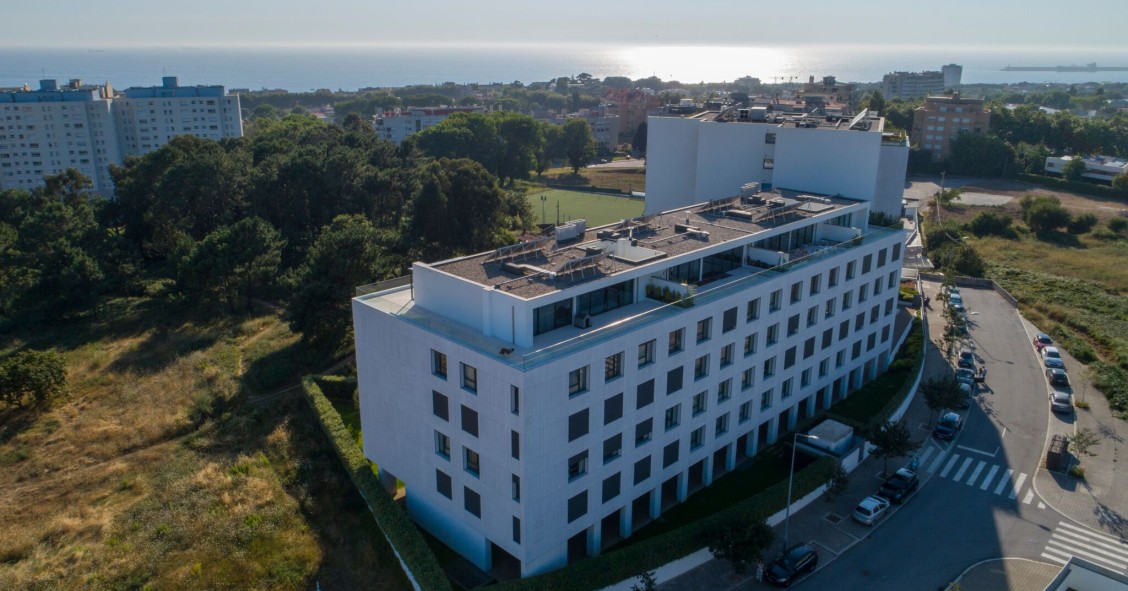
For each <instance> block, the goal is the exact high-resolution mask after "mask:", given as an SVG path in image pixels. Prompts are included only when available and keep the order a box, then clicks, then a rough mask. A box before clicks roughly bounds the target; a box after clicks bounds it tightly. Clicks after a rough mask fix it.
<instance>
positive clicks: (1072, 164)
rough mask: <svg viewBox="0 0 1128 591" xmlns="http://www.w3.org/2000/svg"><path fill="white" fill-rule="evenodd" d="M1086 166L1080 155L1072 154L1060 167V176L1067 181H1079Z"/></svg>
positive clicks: (1083, 175)
mask: <svg viewBox="0 0 1128 591" xmlns="http://www.w3.org/2000/svg"><path fill="white" fill-rule="evenodd" d="M1087 171H1088V168H1086V166H1085V161H1084V160H1082V159H1081V157H1080V156H1074V157H1073V158H1070V159H1069V162H1066V163H1065V166H1064V167H1062V169H1061V176H1063V177H1065V179H1066V180H1069V181H1079V180H1081V179H1083V178H1084V177H1085V173H1086V172H1087Z"/></svg>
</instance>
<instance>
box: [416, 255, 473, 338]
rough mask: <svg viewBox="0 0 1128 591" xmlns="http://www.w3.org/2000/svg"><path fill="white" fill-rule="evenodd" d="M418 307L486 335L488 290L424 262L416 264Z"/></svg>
mask: <svg viewBox="0 0 1128 591" xmlns="http://www.w3.org/2000/svg"><path fill="white" fill-rule="evenodd" d="M411 274H412V281H413V282H414V284H415V287H414V289H415V305H416V306H419V307H422V308H425V309H427V310H430V311H432V312H435V313H437V314H438V315H440V316H443V317H445V318H450V319H451V320H454V321H456V322H460V323H462V324H465V325H466V326H469V327H471V328H473V329H475V330H478V331H481V332H483V333H485V332H486V329H485V323H484V319H485V318H484V314H483V311H484V303H483V302H484V301H485V297H486V296H485V294H484V292H485V288H483V287H482V286H481V285H478V284H476V283H474V282H473V281H469V280H466V279H462V278H460V277H456V276H454V275H451V274H449V273H445V272H443V271H441V270H439V269H436V268H434V267H432V266H430V265H427V264H424V263H415V264H414V265H412V271H411Z"/></svg>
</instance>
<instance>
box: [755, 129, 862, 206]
mask: <svg viewBox="0 0 1128 591" xmlns="http://www.w3.org/2000/svg"><path fill="white" fill-rule="evenodd" d="M778 133H779V135H778V136H777V139H776V158H775V167H776V168H775V187H777V188H784V189H795V190H797V191H811V192H814V193H822V194H824V195H842V196H843V197H849V198H850V199H857V200H860V201H871V200H873V196H874V193H875V191H876V189H877V165H878V149H879V148H880V144H881V134H878V133H869V132H860V131H842V130H833V129H804V128H796V127H780V128H779V131H778Z"/></svg>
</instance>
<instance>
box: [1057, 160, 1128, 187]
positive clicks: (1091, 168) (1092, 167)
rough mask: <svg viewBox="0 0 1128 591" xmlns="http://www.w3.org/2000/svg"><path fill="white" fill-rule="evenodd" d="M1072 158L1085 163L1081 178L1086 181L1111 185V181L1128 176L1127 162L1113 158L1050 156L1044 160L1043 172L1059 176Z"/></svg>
mask: <svg viewBox="0 0 1128 591" xmlns="http://www.w3.org/2000/svg"><path fill="white" fill-rule="evenodd" d="M1074 158H1080V159H1081V160H1082V161H1083V162H1084V163H1085V174H1083V175H1081V176H1082V177H1084V178H1087V179H1092V180H1094V181H1102V182H1106V183H1111V182H1112V179H1114V178H1116V177H1118V176H1120V175H1122V174H1128V161H1125V160H1124V159H1123V158H1116V157H1114V156H1050V157H1048V158H1046V168H1045V170H1046V172H1048V173H1052V174H1057V175H1060V174H1062V172H1063V171H1064V170H1065V165H1066V164H1069V163H1070V162H1071V161H1072V160H1073V159H1074Z"/></svg>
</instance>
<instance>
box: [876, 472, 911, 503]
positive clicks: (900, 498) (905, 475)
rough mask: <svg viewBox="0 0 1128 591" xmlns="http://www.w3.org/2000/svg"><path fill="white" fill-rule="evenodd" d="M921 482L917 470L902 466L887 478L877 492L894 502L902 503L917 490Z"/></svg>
mask: <svg viewBox="0 0 1128 591" xmlns="http://www.w3.org/2000/svg"><path fill="white" fill-rule="evenodd" d="M919 484H920V480H919V479H918V478H917V475H916V472H913V471H912V470H909V469H908V468H901V469H900V470H897V471H896V472H894V473H893V475H892V476H890V477H889V478H886V479H885V482H884V483H882V485H881V488H880V489H878V491H877V494H878V496H881V497H885V498H886V499H889V500H890V501H892V502H894V503H902V502H904V500H905V498H906V497H908V496H909V495H910V494H912V492H913V491H914V490H916V488H917V485H919Z"/></svg>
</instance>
